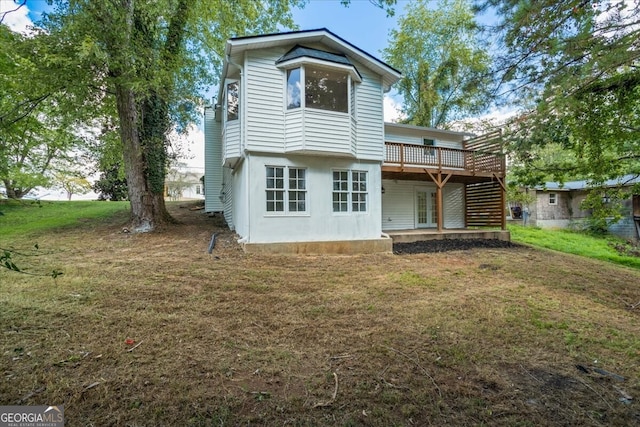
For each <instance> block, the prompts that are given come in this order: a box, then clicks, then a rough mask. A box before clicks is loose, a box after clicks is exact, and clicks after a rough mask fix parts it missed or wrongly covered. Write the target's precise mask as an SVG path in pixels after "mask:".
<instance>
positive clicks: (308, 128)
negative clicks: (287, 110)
mask: <svg viewBox="0 0 640 427" xmlns="http://www.w3.org/2000/svg"><path fill="white" fill-rule="evenodd" d="M304 132H305V141H304V149H305V150H309V151H317V152H327V153H332V154H333V153H335V154H345V155H350V154H351V155H353V154H355V153H352V152H351V118H350V116H349V115H348V114H345V113H336V112H334V111H324V110H318V109H313V108H307V109H305V112H304Z"/></svg>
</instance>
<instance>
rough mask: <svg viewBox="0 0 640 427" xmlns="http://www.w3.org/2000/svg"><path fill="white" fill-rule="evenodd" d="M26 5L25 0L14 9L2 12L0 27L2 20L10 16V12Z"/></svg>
mask: <svg viewBox="0 0 640 427" xmlns="http://www.w3.org/2000/svg"><path fill="white" fill-rule="evenodd" d="M26 4H27V0H22V2H21V3H20V4H19V5H18V7H16V8H15V9H12V10H8V11H6V12H3V13H2V14H0V25H2V21H4V18H6V16H7V15H8V14H10V13H11V12H15V11H17V10H19V9H20V8H21V7H22V6H25V5H26Z"/></svg>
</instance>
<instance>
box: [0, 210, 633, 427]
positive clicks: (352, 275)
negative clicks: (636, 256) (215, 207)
mask: <svg viewBox="0 0 640 427" xmlns="http://www.w3.org/2000/svg"><path fill="white" fill-rule="evenodd" d="M191 206H192V205H186V207H183V208H181V207H180V204H172V205H171V206H170V208H171V212H172V214H173V216H174V217H175V218H176V219H177V220H178V223H177V224H175V225H171V226H167V227H166V228H165V229H163V230H161V231H159V232H157V233H151V234H146V235H132V234H128V233H123V232H122V227H123V225H122V224H121V223H118V222H114V223H111V224H103V223H101V224H99V225H95V226H94V225H91V224H86V225H85V224H83V225H81V226H80V228H77V229H73V230H65V231H64V232H60V233H55V234H52V235H48V236H42V238H41V239H39V244H40V246H41V247H43V248H55V250H56V252H55V253H54V254H53V255H51V256H50V257H47V260H46V262H47V263H49V264H50V265H51V266H52V267H56V268H58V267H60V268H63V269H64V273H65V274H64V275H63V276H61V277H59V278H58V279H56V281H53V280H52V279H50V278H30V277H27V276H19V275H15V274H13V273H11V272H8V271H1V272H0V334H2V335H1V336H2V340H1V341H0V358H1V359H0V360H1V362H0V375H2V381H0V403H1V404H16V403H21V404H30V405H36V404H64V405H65V415H66V417H67V425H69V426H85V425H100V426H120V425H148V426H152V425H153V426H155V425H193V426H200V425H285V424H286V425H367V426H370V425H373V426H389V425H420V426H424V425H438V426H439V425H461V426H466V425H508V426H512V425H521V426H528V425H530V426H538V425H567V426H568V425H593V426H600V425H637V424H638V422H639V421H640V415H639V414H640V407H639V406H638V399H639V398H640V380H639V378H640V367H639V366H640V339H639V338H638V337H640V311H639V309H635V308H631V307H633V306H634V304H635V303H637V302H639V301H640V289H639V287H638V283H640V273H639V272H638V271H636V270H631V269H628V268H622V267H617V266H613V265H609V264H606V263H602V262H597V261H590V260H585V259H582V258H579V257H575V256H563V255H559V254H556V253H551V252H546V251H537V250H533V249H530V248H526V247H507V248H502V247H500V248H496V247H483V248H477V247H475V248H464V250H460V249H456V250H450V251H447V252H442V253H405V254H403V255H402V256H397V255H388V254H387V255H363V256H265V255H259V256H258V255H250V254H245V253H244V252H242V250H241V249H240V247H239V246H238V244H237V243H236V238H237V236H235V235H234V233H232V232H231V231H229V230H227V229H226V228H224V226H223V223H222V221H221V218H219V217H209V216H207V215H206V214H204V213H203V212H202V211H192V210H190V209H189V208H190V207H191ZM214 233H215V234H216V245H215V248H214V249H213V252H212V253H211V254H208V253H207V248H208V246H209V243H210V241H211V236H212V235H213V234H214ZM0 243H2V242H0ZM18 243H19V242H18ZM127 340H131V341H127ZM576 365H579V366H582V367H584V368H585V369H586V372H585V371H583V370H579V369H578V368H576ZM596 368H597V369H601V370H604V371H605V372H609V373H612V374H615V375H617V376H619V377H621V378H623V381H620V380H619V378H617V377H613V376H608V375H602V374H600V373H598V372H597V371H596V370H595V369H596ZM629 398H631V399H629Z"/></svg>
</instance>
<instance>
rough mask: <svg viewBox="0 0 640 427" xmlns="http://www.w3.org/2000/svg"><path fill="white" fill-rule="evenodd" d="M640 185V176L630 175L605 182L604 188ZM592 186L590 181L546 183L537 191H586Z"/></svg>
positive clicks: (537, 188)
mask: <svg viewBox="0 0 640 427" xmlns="http://www.w3.org/2000/svg"><path fill="white" fill-rule="evenodd" d="M639 183H640V175H634V174H630V175H624V176H621V177H620V178H617V179H610V180H608V181H605V182H604V184H603V186H604V187H620V186H623V187H626V186H631V185H634V184H639ZM592 186H593V185H592V182H591V181H588V180H583V181H567V182H565V183H559V182H545V183H544V185H543V186H538V187H536V190H559V191H562V190H565V191H570V190H585V189H587V188H590V187H592Z"/></svg>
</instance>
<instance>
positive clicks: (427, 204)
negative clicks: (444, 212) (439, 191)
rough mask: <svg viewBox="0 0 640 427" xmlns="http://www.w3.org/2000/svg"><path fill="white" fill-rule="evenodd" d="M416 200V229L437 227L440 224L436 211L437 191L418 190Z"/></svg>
mask: <svg viewBox="0 0 640 427" xmlns="http://www.w3.org/2000/svg"><path fill="white" fill-rule="evenodd" d="M415 199H416V212H415V218H416V220H415V226H416V228H433V227H436V225H437V222H438V213H437V209H436V192H435V190H430V189H424V188H417V189H416V196H415Z"/></svg>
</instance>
